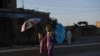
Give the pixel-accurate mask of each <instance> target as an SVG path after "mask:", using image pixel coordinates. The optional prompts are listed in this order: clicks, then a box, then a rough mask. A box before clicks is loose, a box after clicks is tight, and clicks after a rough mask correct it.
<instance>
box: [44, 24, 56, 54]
mask: <svg viewBox="0 0 100 56" xmlns="http://www.w3.org/2000/svg"><path fill="white" fill-rule="evenodd" d="M53 39H54V38H53V31H52V28H51V26H50V25H46V36H45V41H46V47H47V54H48V56H53Z"/></svg>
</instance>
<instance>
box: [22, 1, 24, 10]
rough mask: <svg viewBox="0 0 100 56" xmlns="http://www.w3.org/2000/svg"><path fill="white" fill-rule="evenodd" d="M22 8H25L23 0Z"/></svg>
mask: <svg viewBox="0 0 100 56" xmlns="http://www.w3.org/2000/svg"><path fill="white" fill-rule="evenodd" d="M22 8H23V9H24V1H23V0H22Z"/></svg>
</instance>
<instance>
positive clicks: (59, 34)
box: [54, 23, 65, 44]
mask: <svg viewBox="0 0 100 56" xmlns="http://www.w3.org/2000/svg"><path fill="white" fill-rule="evenodd" d="M54 35H55V39H56V41H57V43H58V44H61V43H63V41H64V39H65V29H64V27H63V26H62V24H60V23H58V24H56V27H55V30H54Z"/></svg>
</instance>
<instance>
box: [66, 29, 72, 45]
mask: <svg viewBox="0 0 100 56" xmlns="http://www.w3.org/2000/svg"><path fill="white" fill-rule="evenodd" d="M71 39H72V33H71V31H70V30H68V31H67V44H71Z"/></svg>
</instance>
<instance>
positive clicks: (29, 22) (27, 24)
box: [21, 18, 41, 32]
mask: <svg viewBox="0 0 100 56" xmlns="http://www.w3.org/2000/svg"><path fill="white" fill-rule="evenodd" d="M40 21H41V18H32V19H28V20H26V21H25V22H24V23H23V25H22V27H21V32H24V31H26V30H27V29H29V28H31V27H33V26H34V25H36V24H37V23H39V22H40Z"/></svg>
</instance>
